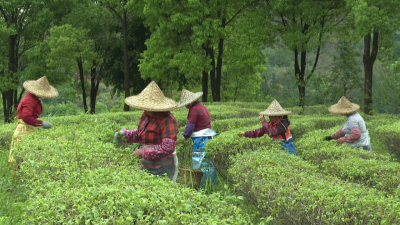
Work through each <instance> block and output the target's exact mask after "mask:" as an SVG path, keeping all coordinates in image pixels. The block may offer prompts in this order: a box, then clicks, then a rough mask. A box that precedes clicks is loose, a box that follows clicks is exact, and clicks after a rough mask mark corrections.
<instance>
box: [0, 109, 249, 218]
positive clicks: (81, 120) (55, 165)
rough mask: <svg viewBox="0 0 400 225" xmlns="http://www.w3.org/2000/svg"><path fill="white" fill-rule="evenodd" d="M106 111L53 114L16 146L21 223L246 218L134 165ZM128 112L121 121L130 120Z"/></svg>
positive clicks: (236, 210) (218, 201) (216, 199)
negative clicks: (24, 195) (23, 196)
mask: <svg viewBox="0 0 400 225" xmlns="http://www.w3.org/2000/svg"><path fill="white" fill-rule="evenodd" d="M133 114H134V113H133ZM104 115H105V118H102V116H98V117H92V116H81V117H77V118H72V117H71V118H70V119H71V121H72V122H70V123H68V118H67V117H65V118H62V119H59V118H55V119H54V120H53V125H54V128H52V129H50V130H42V131H39V132H37V133H35V134H32V135H30V136H28V137H26V138H25V139H24V142H21V143H20V144H19V145H17V146H16V148H15V155H16V156H18V157H21V158H23V159H24V162H23V163H21V165H20V166H21V170H20V177H21V179H22V181H23V183H24V185H25V187H26V188H27V189H28V190H29V191H28V196H29V197H28V200H27V201H26V202H25V203H24V204H23V216H22V219H21V221H20V223H21V224H56V223H57V224H64V223H66V224H67V223H78V224H85V223H87V224H110V223H111V224H133V223H134V222H135V221H136V224H176V223H180V224H194V223H200V224H202V223H203V224H216V223H218V224H220V223H221V224H249V223H252V222H251V220H252V219H253V216H252V215H249V214H247V213H245V212H244V211H242V210H241V209H240V208H238V207H236V206H234V205H232V204H229V203H227V201H228V200H227V199H225V198H224V197H223V196H220V195H218V194H217V193H215V194H212V195H204V194H202V193H201V192H197V191H194V190H192V189H188V188H185V187H183V186H181V185H173V184H172V183H171V182H169V181H166V180H164V179H159V178H154V177H153V176H151V175H148V174H147V173H145V172H143V171H141V170H139V167H140V166H139V163H138V160H137V159H135V158H133V157H131V156H129V154H130V153H131V152H132V151H133V147H134V146H133V145H131V146H129V147H128V146H125V145H123V147H122V148H117V147H116V146H115V145H114V144H113V143H112V134H113V132H115V130H118V129H120V126H121V125H123V124H118V123H116V122H115V120H109V119H112V116H107V114H104ZM118 116H121V115H119V114H118ZM119 118H120V119H121V118H123V117H119ZM129 118H130V117H129ZM129 118H128V119H127V118H124V119H123V120H122V119H121V122H123V123H125V122H126V123H131V120H129ZM125 119H126V120H125ZM124 147H125V148H124ZM9 219H10V218H7V216H5V217H2V220H3V221H7V220H9Z"/></svg>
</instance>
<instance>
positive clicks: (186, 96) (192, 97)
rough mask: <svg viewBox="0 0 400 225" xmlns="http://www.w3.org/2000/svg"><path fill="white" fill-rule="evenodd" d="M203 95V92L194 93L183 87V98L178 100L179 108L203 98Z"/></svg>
mask: <svg viewBox="0 0 400 225" xmlns="http://www.w3.org/2000/svg"><path fill="white" fill-rule="evenodd" d="M201 96H203V92H197V93H193V92H190V91H188V90H186V89H183V90H182V94H181V100H180V101H179V102H178V108H182V107H185V106H187V105H189V104H190V103H192V102H194V101H196V100H197V99H199V98H201Z"/></svg>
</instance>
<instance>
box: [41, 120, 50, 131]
mask: <svg viewBox="0 0 400 225" xmlns="http://www.w3.org/2000/svg"><path fill="white" fill-rule="evenodd" d="M42 127H43V128H44V129H50V128H51V123H50V122H46V121H43V123H42Z"/></svg>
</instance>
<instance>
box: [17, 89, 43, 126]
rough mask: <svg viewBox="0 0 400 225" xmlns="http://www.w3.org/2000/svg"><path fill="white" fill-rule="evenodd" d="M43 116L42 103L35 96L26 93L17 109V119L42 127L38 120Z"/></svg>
mask: <svg viewBox="0 0 400 225" xmlns="http://www.w3.org/2000/svg"><path fill="white" fill-rule="evenodd" d="M40 114H42V103H41V102H40V99H39V98H38V97H36V96H35V95H33V94H31V93H29V92H26V94H25V96H24V97H23V98H22V100H21V102H20V103H19V105H18V108H17V118H18V119H22V121H24V122H25V123H27V124H29V125H32V126H35V127H38V126H41V125H42V123H43V122H42V121H41V120H37V118H39V115H40Z"/></svg>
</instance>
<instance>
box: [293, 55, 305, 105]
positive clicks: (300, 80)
mask: <svg viewBox="0 0 400 225" xmlns="http://www.w3.org/2000/svg"><path fill="white" fill-rule="evenodd" d="M298 53H299V52H298V50H297V49H295V50H294V74H295V77H296V81H297V84H296V85H297V88H298V89H299V106H300V107H302V108H303V109H304V106H305V97H306V81H305V79H304V78H305V76H304V74H305V70H306V58H307V52H306V51H303V52H301V55H300V65H299V56H298Z"/></svg>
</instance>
